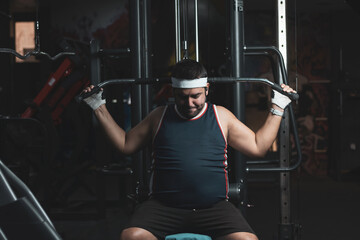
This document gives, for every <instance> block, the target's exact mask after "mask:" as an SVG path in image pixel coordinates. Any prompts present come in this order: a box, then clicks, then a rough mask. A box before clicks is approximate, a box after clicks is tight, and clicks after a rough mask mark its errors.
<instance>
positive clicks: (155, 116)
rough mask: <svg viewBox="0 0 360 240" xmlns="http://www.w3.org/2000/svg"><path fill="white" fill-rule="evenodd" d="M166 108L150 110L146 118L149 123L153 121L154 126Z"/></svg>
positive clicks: (160, 107)
mask: <svg viewBox="0 0 360 240" xmlns="http://www.w3.org/2000/svg"><path fill="white" fill-rule="evenodd" d="M165 108H166V106H159V107H156V108H155V109H154V110H152V111H151V112H150V113H149V115H148V116H147V117H146V118H147V119H149V120H150V121H153V122H154V123H155V124H156V123H157V122H158V121H160V119H161V117H162V115H163V113H164V111H165Z"/></svg>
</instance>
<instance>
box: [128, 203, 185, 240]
mask: <svg viewBox="0 0 360 240" xmlns="http://www.w3.org/2000/svg"><path fill="white" fill-rule="evenodd" d="M190 212H191V211H190V210H185V209H178V208H171V207H167V206H164V205H163V204H161V203H159V202H158V201H156V200H154V199H149V200H147V201H145V202H143V203H141V204H139V205H138V206H137V207H136V209H135V212H134V214H133V215H132V216H131V218H130V222H129V224H128V226H127V227H139V228H143V229H145V230H147V231H149V232H151V233H152V234H154V235H155V236H156V237H157V238H159V239H163V238H165V236H166V235H169V234H173V233H178V232H183V231H184V230H185V229H184V223H185V222H186V220H185V219H186V216H187V215H188V214H189V213H190Z"/></svg>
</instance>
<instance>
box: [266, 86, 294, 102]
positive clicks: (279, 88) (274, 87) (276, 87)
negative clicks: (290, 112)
mask: <svg viewBox="0 0 360 240" xmlns="http://www.w3.org/2000/svg"><path fill="white" fill-rule="evenodd" d="M271 88H272V89H274V90H276V91H278V92H279V93H281V94H283V95H285V96H287V97H289V98H290V99H291V100H293V101H296V100H298V99H299V94H297V93H293V92H285V91H284V90H283V89H282V88H281V87H280V85H278V84H273V85H271Z"/></svg>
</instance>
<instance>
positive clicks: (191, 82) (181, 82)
mask: <svg viewBox="0 0 360 240" xmlns="http://www.w3.org/2000/svg"><path fill="white" fill-rule="evenodd" d="M171 82H172V87H173V88H199V87H206V84H207V77H204V78H195V79H178V78H174V77H172V78H171Z"/></svg>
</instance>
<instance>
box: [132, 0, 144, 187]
mask: <svg viewBox="0 0 360 240" xmlns="http://www.w3.org/2000/svg"><path fill="white" fill-rule="evenodd" d="M129 4H130V26H131V28H130V34H131V53H132V54H131V60H132V61H131V62H132V75H133V77H134V78H135V79H138V78H141V77H142V74H141V25H140V24H141V23H140V0H132V1H129ZM141 96H142V95H141V85H138V84H134V85H132V91H131V125H132V127H134V126H135V125H136V124H138V123H139V122H140V121H141V119H142V105H141V102H142V98H141ZM141 156H142V152H141V151H140V152H137V153H135V154H133V155H132V161H133V168H134V169H135V171H134V174H135V181H136V183H135V185H137V186H138V187H142V186H143V185H144V183H143V178H142V174H143V172H144V168H143V163H142V161H141Z"/></svg>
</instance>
